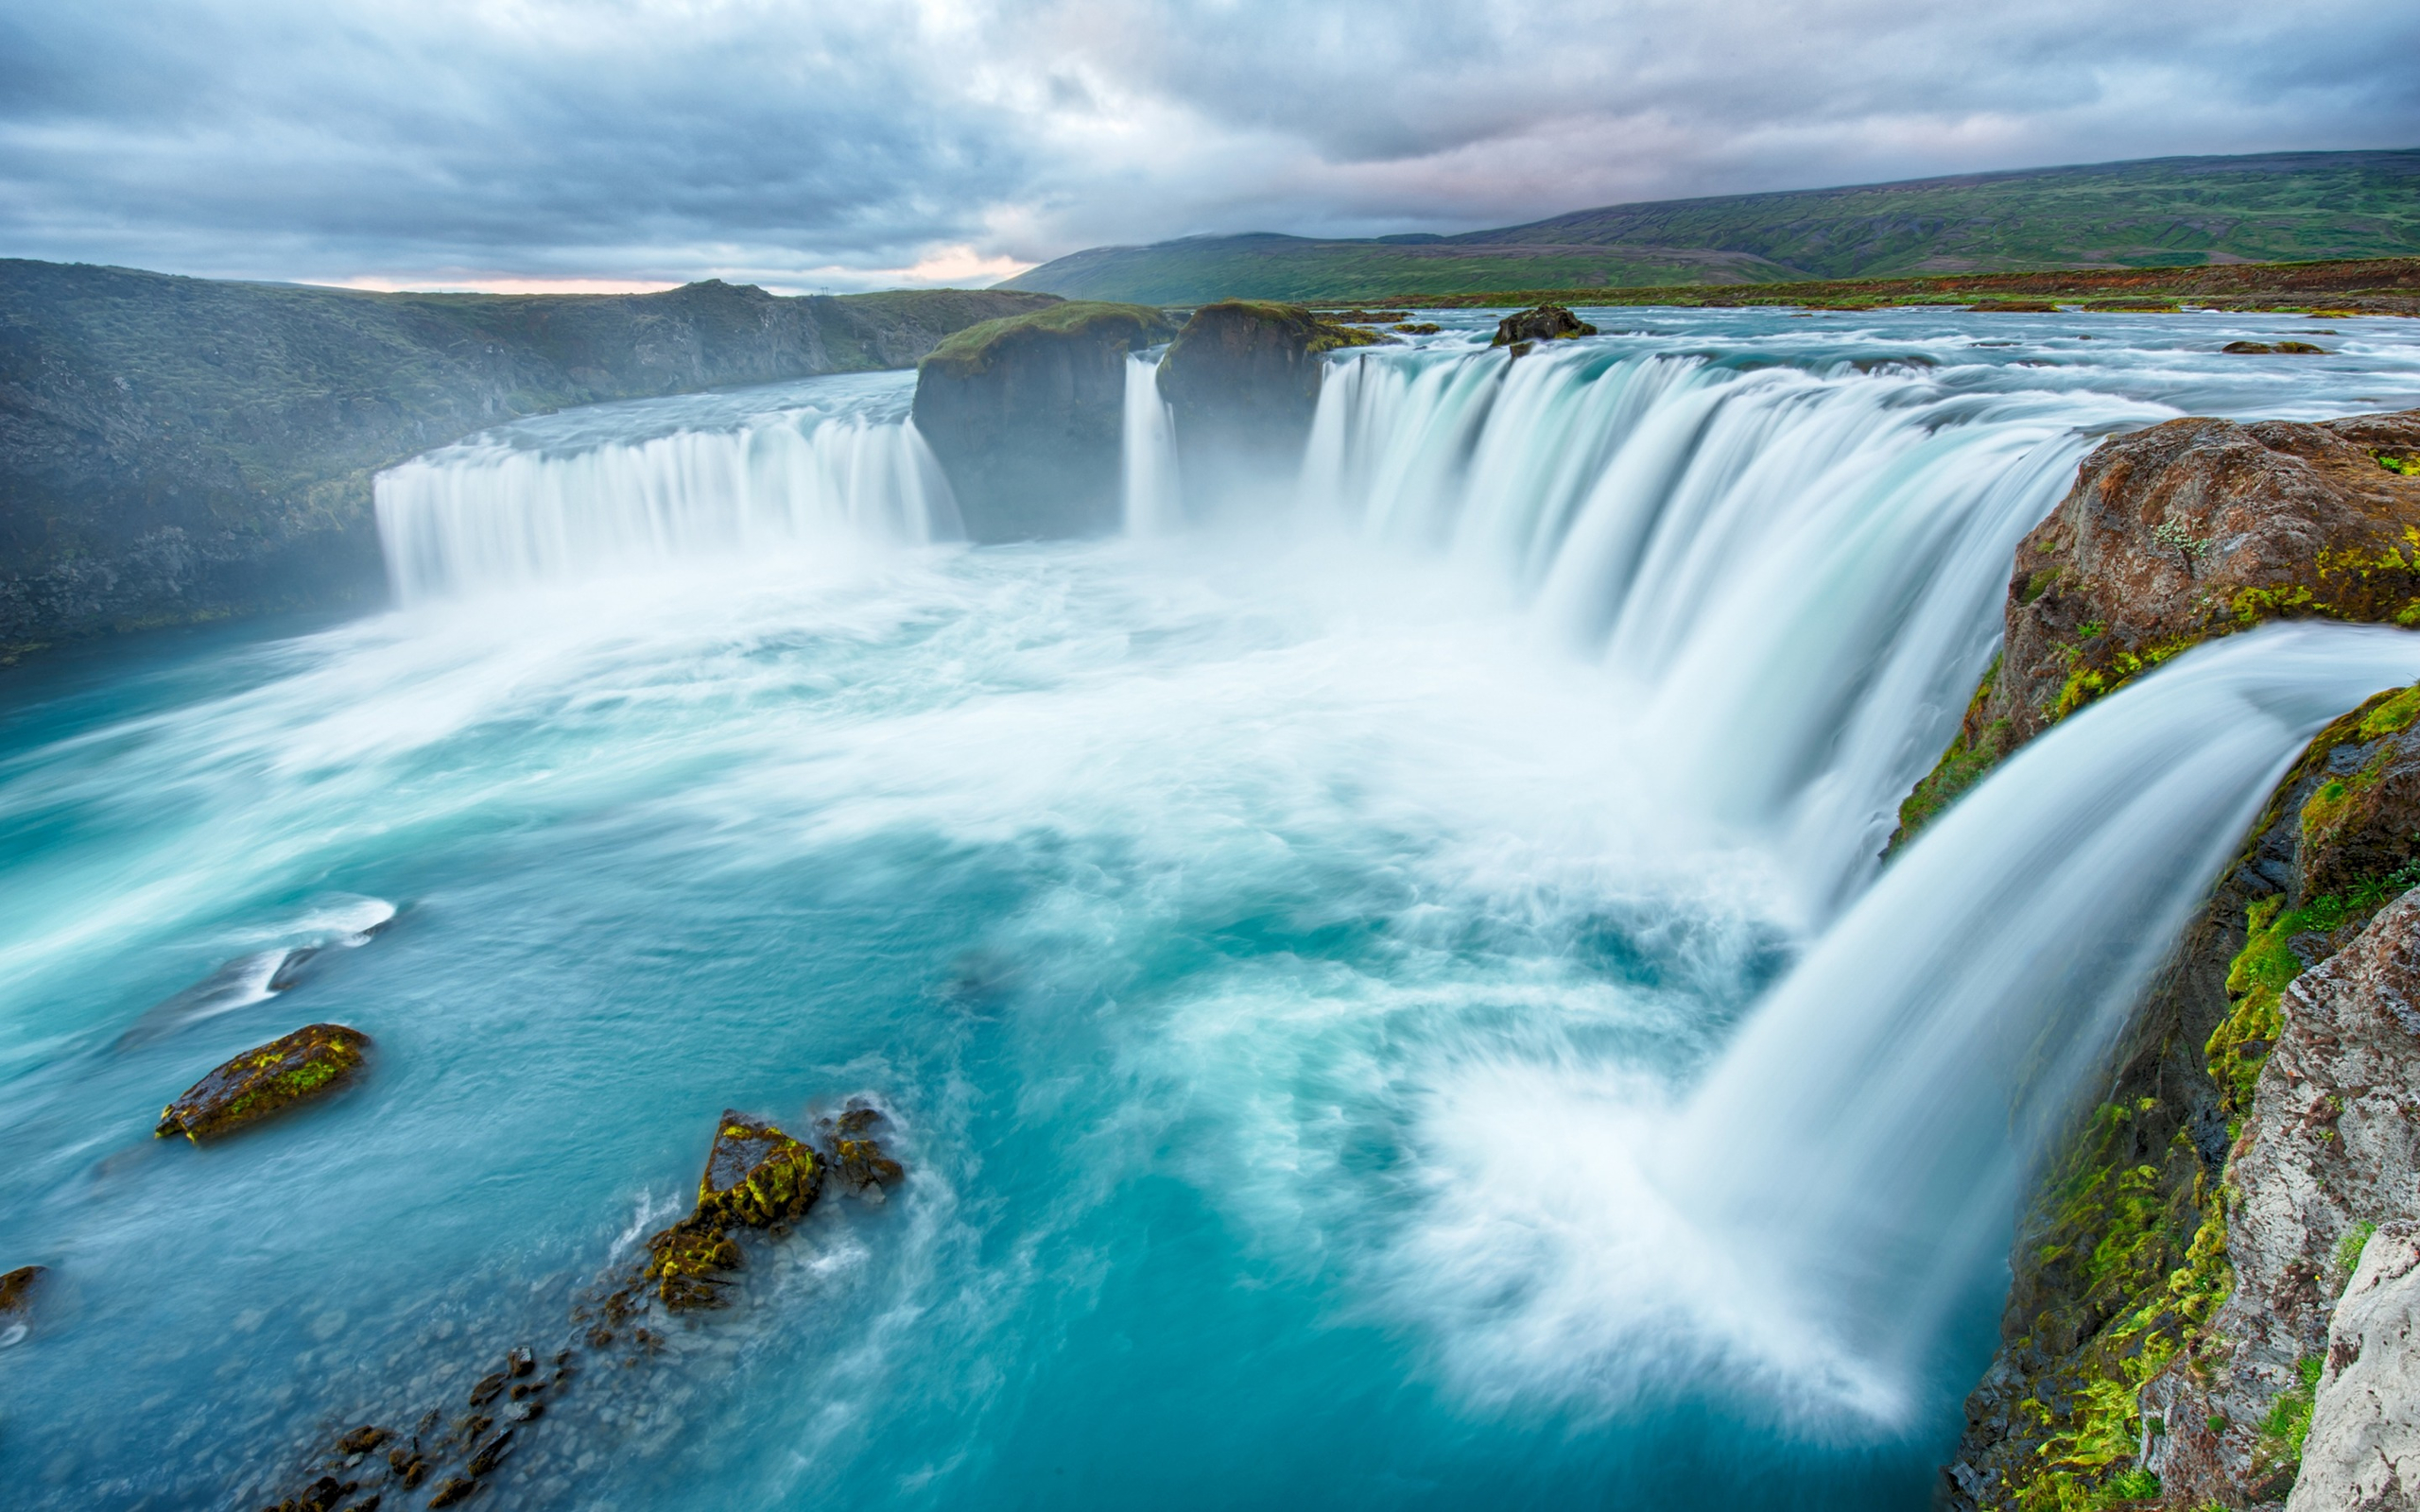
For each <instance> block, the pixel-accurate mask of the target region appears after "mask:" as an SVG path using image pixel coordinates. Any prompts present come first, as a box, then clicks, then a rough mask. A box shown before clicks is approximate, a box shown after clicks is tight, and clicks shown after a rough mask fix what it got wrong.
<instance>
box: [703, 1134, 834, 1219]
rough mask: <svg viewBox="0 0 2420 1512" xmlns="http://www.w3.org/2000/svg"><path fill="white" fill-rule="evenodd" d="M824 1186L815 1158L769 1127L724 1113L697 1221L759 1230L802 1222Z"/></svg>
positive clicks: (704, 1181)
mask: <svg viewBox="0 0 2420 1512" xmlns="http://www.w3.org/2000/svg"><path fill="white" fill-rule="evenodd" d="M822 1185H823V1167H822V1163H821V1161H819V1160H817V1159H816V1158H815V1152H814V1151H813V1150H811V1149H808V1148H807V1147H806V1146H805V1145H804V1144H802V1143H799V1142H798V1141H797V1140H794V1139H792V1138H790V1137H789V1136H788V1135H787V1134H785V1133H783V1132H782V1131H781V1130H780V1129H778V1128H775V1127H774V1126H773V1125H770V1124H766V1123H760V1122H759V1121H757V1120H755V1119H752V1118H750V1117H748V1116H747V1115H746V1114H744V1113H735V1112H733V1111H731V1110H730V1109H728V1108H726V1109H724V1111H723V1115H722V1123H721V1124H720V1125H718V1126H717V1128H716V1130H715V1144H714V1148H713V1150H711V1151H710V1152H708V1154H707V1156H706V1171H705V1175H703V1176H701V1177H699V1178H698V1216H700V1217H707V1216H712V1217H716V1218H720V1219H725V1220H728V1221H730V1222H732V1223H736V1224H743V1225H745V1226H747V1227H749V1228H751V1229H764V1228H768V1227H769V1226H771V1225H773V1224H776V1223H781V1222H784V1221H786V1220H787V1219H791V1218H797V1217H801V1216H804V1214H805V1212H806V1210H807V1209H808V1208H809V1207H812V1206H813V1205H814V1202H815V1197H816V1194H817V1193H818V1192H819V1191H821V1188H822Z"/></svg>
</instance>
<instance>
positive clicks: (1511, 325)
mask: <svg viewBox="0 0 2420 1512" xmlns="http://www.w3.org/2000/svg"><path fill="white" fill-rule="evenodd" d="M1596 334H1597V328H1596V327H1595V326H1593V325H1590V324H1589V323H1588V322H1587V321H1585V320H1582V318H1580V317H1578V316H1576V315H1574V314H1572V313H1571V312H1570V311H1569V310H1566V309H1564V307H1563V306H1562V305H1560V304H1541V305H1539V306H1538V307H1537V308H1535V309H1533V310H1523V311H1520V312H1519V313H1517V314H1514V315H1508V316H1506V317H1505V318H1503V319H1501V320H1499V321H1497V322H1496V323H1495V340H1493V341H1491V342H1489V343H1488V345H1489V346H1491V347H1511V348H1513V355H1514V356H1516V357H1517V356H1519V355H1520V354H1521V352H1523V351H1524V350H1526V349H1527V348H1528V347H1529V345H1530V342H1532V341H1572V340H1576V339H1578V338H1579V337H1581V336H1593V335H1596Z"/></svg>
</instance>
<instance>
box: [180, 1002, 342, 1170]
mask: <svg viewBox="0 0 2420 1512" xmlns="http://www.w3.org/2000/svg"><path fill="white" fill-rule="evenodd" d="M369 1049H370V1037H369V1036H368V1035H366V1034H363V1033H362V1032H361V1031H360V1030H358V1029H351V1028H347V1027H346V1026H345V1025H343V1024H340V1023H313V1024H306V1025H304V1026H303V1027H302V1028H300V1029H297V1030H295V1031H294V1032H293V1033H292V1034H289V1035H286V1036H285V1037H284V1038H282V1039H278V1040H270V1041H269V1042H268V1044H265V1045H262V1046H260V1047H259V1048H257V1049H253V1050H247V1051H245V1052H244V1053H243V1054H242V1055H240V1056H237V1057H234V1058H233V1059H232V1060H229V1061H227V1062H226V1063H224V1064H223V1065H221V1066H219V1067H218V1068H217V1069H216V1070H215V1071H213V1072H212V1073H211V1074H209V1075H207V1076H204V1077H203V1078H201V1080H199V1081H198V1082H195V1083H194V1084H193V1085H192V1086H191V1087H189V1088H187V1089H185V1092H184V1095H183V1096H182V1097H179V1098H178V1099H177V1100H176V1101H175V1102H173V1103H170V1104H169V1105H168V1106H167V1107H165V1108H162V1109H161V1110H160V1125H159V1127H157V1128H156V1129H154V1130H153V1131H152V1132H153V1133H154V1134H155V1135H157V1136H158V1137H159V1138H161V1139H166V1138H167V1137H168V1136H170V1135H172V1134H182V1135H183V1136H184V1137H185V1138H187V1139H189V1140H191V1141H193V1142H194V1143H197V1144H199V1143H201V1142H202V1141H203V1140H207V1139H216V1138H218V1137H219V1136H220V1135H223V1134H229V1133H233V1131H234V1130H236V1129H239V1128H242V1127H244V1126H246V1125H251V1124H255V1123H258V1122H259V1121H260V1120H262V1119H264V1118H267V1117H268V1116H269V1115H270V1114H272V1113H276V1112H279V1111H282V1110H283V1109H285V1108H291V1107H293V1106H295V1105H296V1104H298V1103H303V1102H308V1101H310V1100H312V1099H314V1098H318V1097H323V1096H325V1095H326V1094H328V1093H329V1092H332V1091H336V1089H337V1088H338V1087H340V1086H342V1085H344V1084H345V1083H346V1082H347V1081H349V1080H351V1079H352V1077H353V1075H354V1073H356V1072H358V1071H359V1070H360V1069H361V1065H362V1061H363V1059H364V1057H365V1056H366V1054H367V1052H368V1051H369Z"/></svg>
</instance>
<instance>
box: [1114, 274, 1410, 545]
mask: <svg viewBox="0 0 2420 1512" xmlns="http://www.w3.org/2000/svg"><path fill="white" fill-rule="evenodd" d="M1388 339H1391V338H1389V337H1385V336H1381V335H1378V334H1377V333H1376V332H1374V331H1365V330H1362V329H1361V328H1359V327H1357V326H1350V325H1344V324H1340V323H1339V322H1337V321H1333V320H1322V319H1321V318H1318V317H1317V316H1314V315H1313V314H1311V313H1310V312H1309V311H1308V310H1305V309H1302V308H1299V307H1298V306H1295V305H1290V304H1263V303H1259V302H1256V301H1249V300H1230V301H1226V302H1224V303H1221V304H1205V305H1203V306H1202V307H1201V309H1199V310H1196V311H1194V312H1193V317H1192V318H1191V319H1189V320H1187V321H1186V322H1185V324H1184V331H1183V332H1181V333H1179V335H1178V336H1177V338H1176V341H1175V343H1174V344H1173V345H1171V346H1170V347H1169V348H1168V353H1167V356H1166V357H1165V358H1163V359H1161V362H1160V394H1161V397H1162V398H1164V399H1166V400H1167V403H1168V407H1169V409H1170V411H1171V412H1172V413H1173V415H1174V418H1175V421H1176V449H1177V472H1178V474H1179V476H1180V477H1181V478H1182V479H1183V481H1184V495H1185V499H1186V502H1187V505H1188V507H1206V508H1211V509H1216V508H1218V507H1219V506H1220V504H1221V503H1222V502H1223V501H1225V500H1226V499H1228V498H1232V497H1235V496H1236V495H1239V494H1244V493H1248V492H1250V491H1252V490H1257V489H1262V488H1265V487H1267V486H1268V485H1269V484H1270V483H1271V482H1272V481H1273V480H1277V479H1282V478H1288V477H1291V476H1293V473H1294V470H1295V468H1296V467H1297V466H1298V465H1299V464H1300V462H1301V460H1302V456H1303V448H1304V446H1305V443H1306V442H1307V441H1308V440H1309V439H1310V435H1311V419H1312V417H1313V415H1315V414H1316V413H1317V411H1318V409H1319V399H1320V379H1321V376H1322V373H1323V372H1324V371H1325V369H1326V365H1325V363H1324V361H1323V360H1322V358H1323V355H1324V354H1325V353H1327V352H1334V351H1336V350H1338V349H1339V348H1342V347H1364V346H1372V345H1375V344H1377V343H1379V342H1382V341H1385V340H1388Z"/></svg>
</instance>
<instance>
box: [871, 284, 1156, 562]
mask: <svg viewBox="0 0 2420 1512" xmlns="http://www.w3.org/2000/svg"><path fill="white" fill-rule="evenodd" d="M1175 334H1176V322H1175V321H1173V320H1170V319H1169V318H1167V317H1166V316H1164V315H1162V314H1161V313H1160V312H1159V311H1158V310H1155V309H1151V308H1150V307H1148V306H1145V305H1139V304H1102V303H1097V302H1092V301H1081V300H1079V301H1070V302H1068V303H1065V304H1059V305H1054V306H1052V307H1050V308H1048V309H1045V310H1037V311H1034V312H1032V313H1030V314H1028V315H1020V316H1014V317H1011V318H1008V319H1002V320H987V321H985V322H983V323H982V324H980V325H976V326H970V327H968V328H967V329H965V330H963V331H960V332H958V333H957V334H956V335H952V336H950V337H949V339H947V340H946V341H943V342H942V344H941V345H940V346H938V347H936V348H934V349H933V351H932V352H931V354H930V355H928V356H926V357H925V359H924V361H923V362H921V363H920V364H918V365H917V371H916V404H915V418H916V429H917V430H918V431H919V432H921V433H922V434H923V436H924V438H925V444H927V445H928V446H930V447H931V448H932V449H933V455H934V456H935V457H936V458H938V459H939V460H940V462H941V464H942V472H945V473H947V474H948V476H949V481H950V489H951V491H952V492H954V493H955V494H956V495H957V496H958V507H959V516H960V517H961V518H962V519H963V520H964V521H965V522H966V531H967V534H968V535H969V536H971V537H973V538H974V539H975V540H977V541H1024V540H1032V539H1039V538H1045V537H1053V536H1081V535H1093V534H1098V533H1100V532H1104V531H1108V530H1111V529H1114V528H1115V526H1116V524H1117V518H1118V464H1119V442H1120V439H1121V436H1122V432H1121V426H1122V423H1123V421H1124V416H1125V405H1126V359H1127V356H1128V354H1129V353H1131V352H1136V351H1140V350H1141V349H1143V348H1146V347H1150V346H1153V345H1156V344H1157V343H1159V342H1162V341H1166V340H1167V338H1168V337H1169V336H1171V335H1175Z"/></svg>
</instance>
